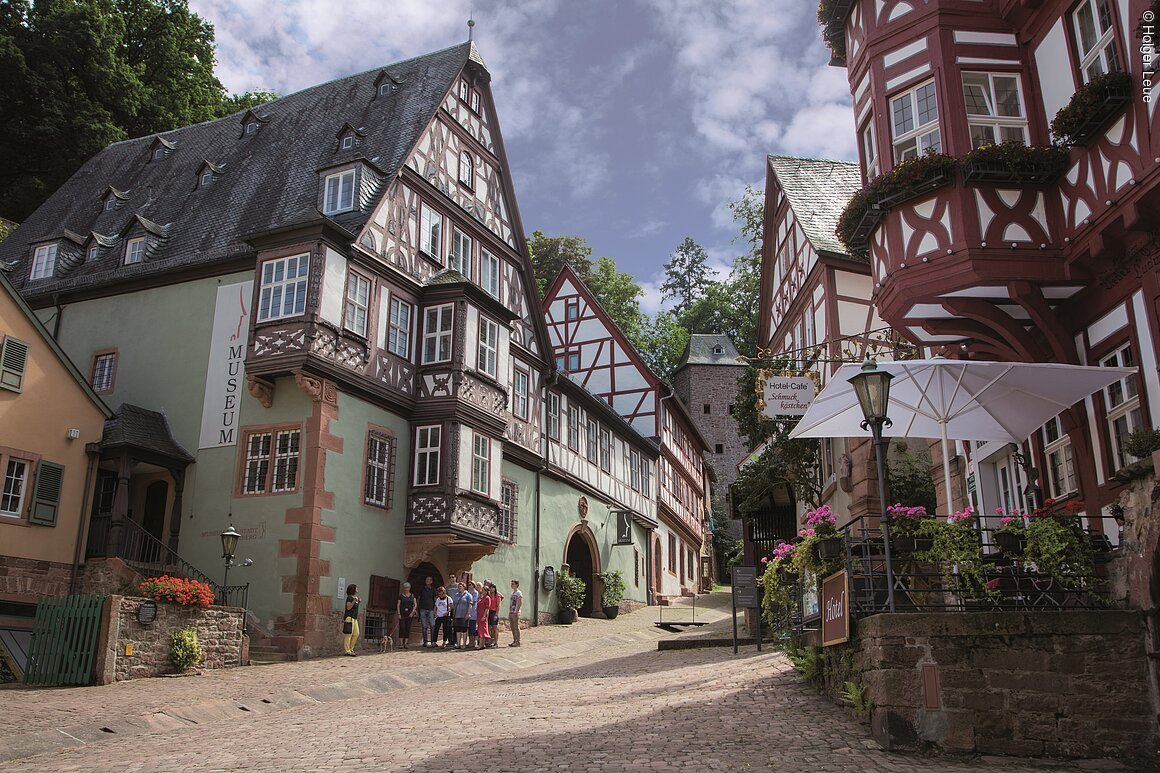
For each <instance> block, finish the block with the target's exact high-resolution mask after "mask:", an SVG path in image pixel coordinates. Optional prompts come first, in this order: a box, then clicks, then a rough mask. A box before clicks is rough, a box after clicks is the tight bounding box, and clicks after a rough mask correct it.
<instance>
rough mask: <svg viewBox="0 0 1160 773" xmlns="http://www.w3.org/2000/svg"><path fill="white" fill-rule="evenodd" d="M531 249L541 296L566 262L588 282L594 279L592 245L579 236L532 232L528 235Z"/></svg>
mask: <svg viewBox="0 0 1160 773" xmlns="http://www.w3.org/2000/svg"><path fill="white" fill-rule="evenodd" d="M528 252H529V253H530V255H531V258H532V271H533V273H535V275H536V286H537V287H539V288H540V297H541V298H543V297H544V295H546V294H547V292H548V286H549V285H550V284H552V280H554V279H555V278H556V275H557V274H559V273H560V269H562V268H563V267H564V265H565V264H567V265H569V266H571V267H572V270H573V271H575V272H576V276H578V277H580V279H582V280H583V281H584V283H585V284H588V282H589V281H590V280H591V279H592V248H591V247H590V246H588V242H587V241H586V240H584V239H583V238H582V237H580V236H547V235H546V234H545V233H544V232H543V231H539V230H536V231H532V235H531V236H529V237H528Z"/></svg>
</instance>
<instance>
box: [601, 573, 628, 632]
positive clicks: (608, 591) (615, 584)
mask: <svg viewBox="0 0 1160 773" xmlns="http://www.w3.org/2000/svg"><path fill="white" fill-rule="evenodd" d="M600 579H601V580H602V581H603V582H604V591H603V592H602V593H601V594H600V606H601V607H602V608H603V609H604V616H605V617H607V618H608V619H609V620H615V619H616V616H617V615H619V614H620V601H621V599H623V598H624V575H623V574H621V572H620V570H619V569H613V570H612V571H611V572H605V573H604V574H602V575H600Z"/></svg>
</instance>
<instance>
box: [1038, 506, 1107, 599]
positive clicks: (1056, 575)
mask: <svg viewBox="0 0 1160 773" xmlns="http://www.w3.org/2000/svg"><path fill="white" fill-rule="evenodd" d="M1083 510H1084V504H1083V502H1081V501H1079V500H1077V499H1069V500H1068V501H1066V502H1064V503H1062V504H1060V503H1058V502H1055V501H1053V500H1051V499H1046V500H1044V502H1043V507H1039V508H1036V509H1035V510H1034V511H1033V512H1032V514H1031V520H1030V521H1029V522H1028V523H1027V529H1026V532H1027V545H1026V546H1025V547H1024V548H1023V565H1024V567H1028V565H1029V564H1030V565H1033V566H1034V568H1035V571H1036V572H1037V573H1038V574H1041V575H1050V576H1051V577H1052V578H1053V579H1054V580H1055V581H1056V582H1058V583H1059V584H1060V585H1062V586H1063V587H1065V588H1070V589H1072V590H1077V589H1081V588H1087V589H1089V590H1094V589H1095V587H1094V586H1095V566H1094V562H1093V561H1092V542H1091V539H1090V538H1089V536H1088V533H1087V531H1086V530H1085V529H1084V528H1083V524H1082V522H1081V520H1080V514H1081V513H1082V512H1083Z"/></svg>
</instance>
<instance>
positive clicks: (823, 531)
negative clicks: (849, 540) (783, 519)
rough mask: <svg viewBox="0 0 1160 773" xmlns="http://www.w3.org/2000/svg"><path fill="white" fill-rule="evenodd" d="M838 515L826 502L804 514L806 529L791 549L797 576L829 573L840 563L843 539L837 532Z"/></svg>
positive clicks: (837, 567)
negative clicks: (792, 549)
mask: <svg viewBox="0 0 1160 773" xmlns="http://www.w3.org/2000/svg"><path fill="white" fill-rule="evenodd" d="M837 523H838V516H837V515H835V514H834V512H833V511H832V510H831V509H830V506H829V505H822V506H821V507H819V508H817V509H816V510H810V511H809V512H808V513H806V528H804V529H802V530H801V531H799V532H798V537H799V538H800V539H799V541H798V544H797V547H796V549H795V550H794V552H793V565H794V568H795V569H796V570H797V573H798V574H799V575H804V574H805V573H806V572H811V573H813V574H815V575H817V576H819V577H825V576H827V575H830V574H833V573H834V572H836V571H837V570H838V569H840V568H841V567H842V565H843V563H844V561H843V558H844V556H845V554H844V549H845V540H844V539H843V537H842V535H841V534H839V533H838V530H837V528H836V524H837Z"/></svg>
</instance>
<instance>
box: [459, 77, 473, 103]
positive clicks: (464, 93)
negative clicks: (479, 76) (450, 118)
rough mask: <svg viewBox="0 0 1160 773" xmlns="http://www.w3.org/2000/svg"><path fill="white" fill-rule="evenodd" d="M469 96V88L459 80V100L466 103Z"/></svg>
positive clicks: (464, 82) (462, 80) (463, 81)
mask: <svg viewBox="0 0 1160 773" xmlns="http://www.w3.org/2000/svg"><path fill="white" fill-rule="evenodd" d="M470 95H471V86H469V85H468V83H467V81H466V80H464V79H460V81H459V98H460V99H462V100H463V101H464V102H466V101H467V99H468V97H469V96H470Z"/></svg>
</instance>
